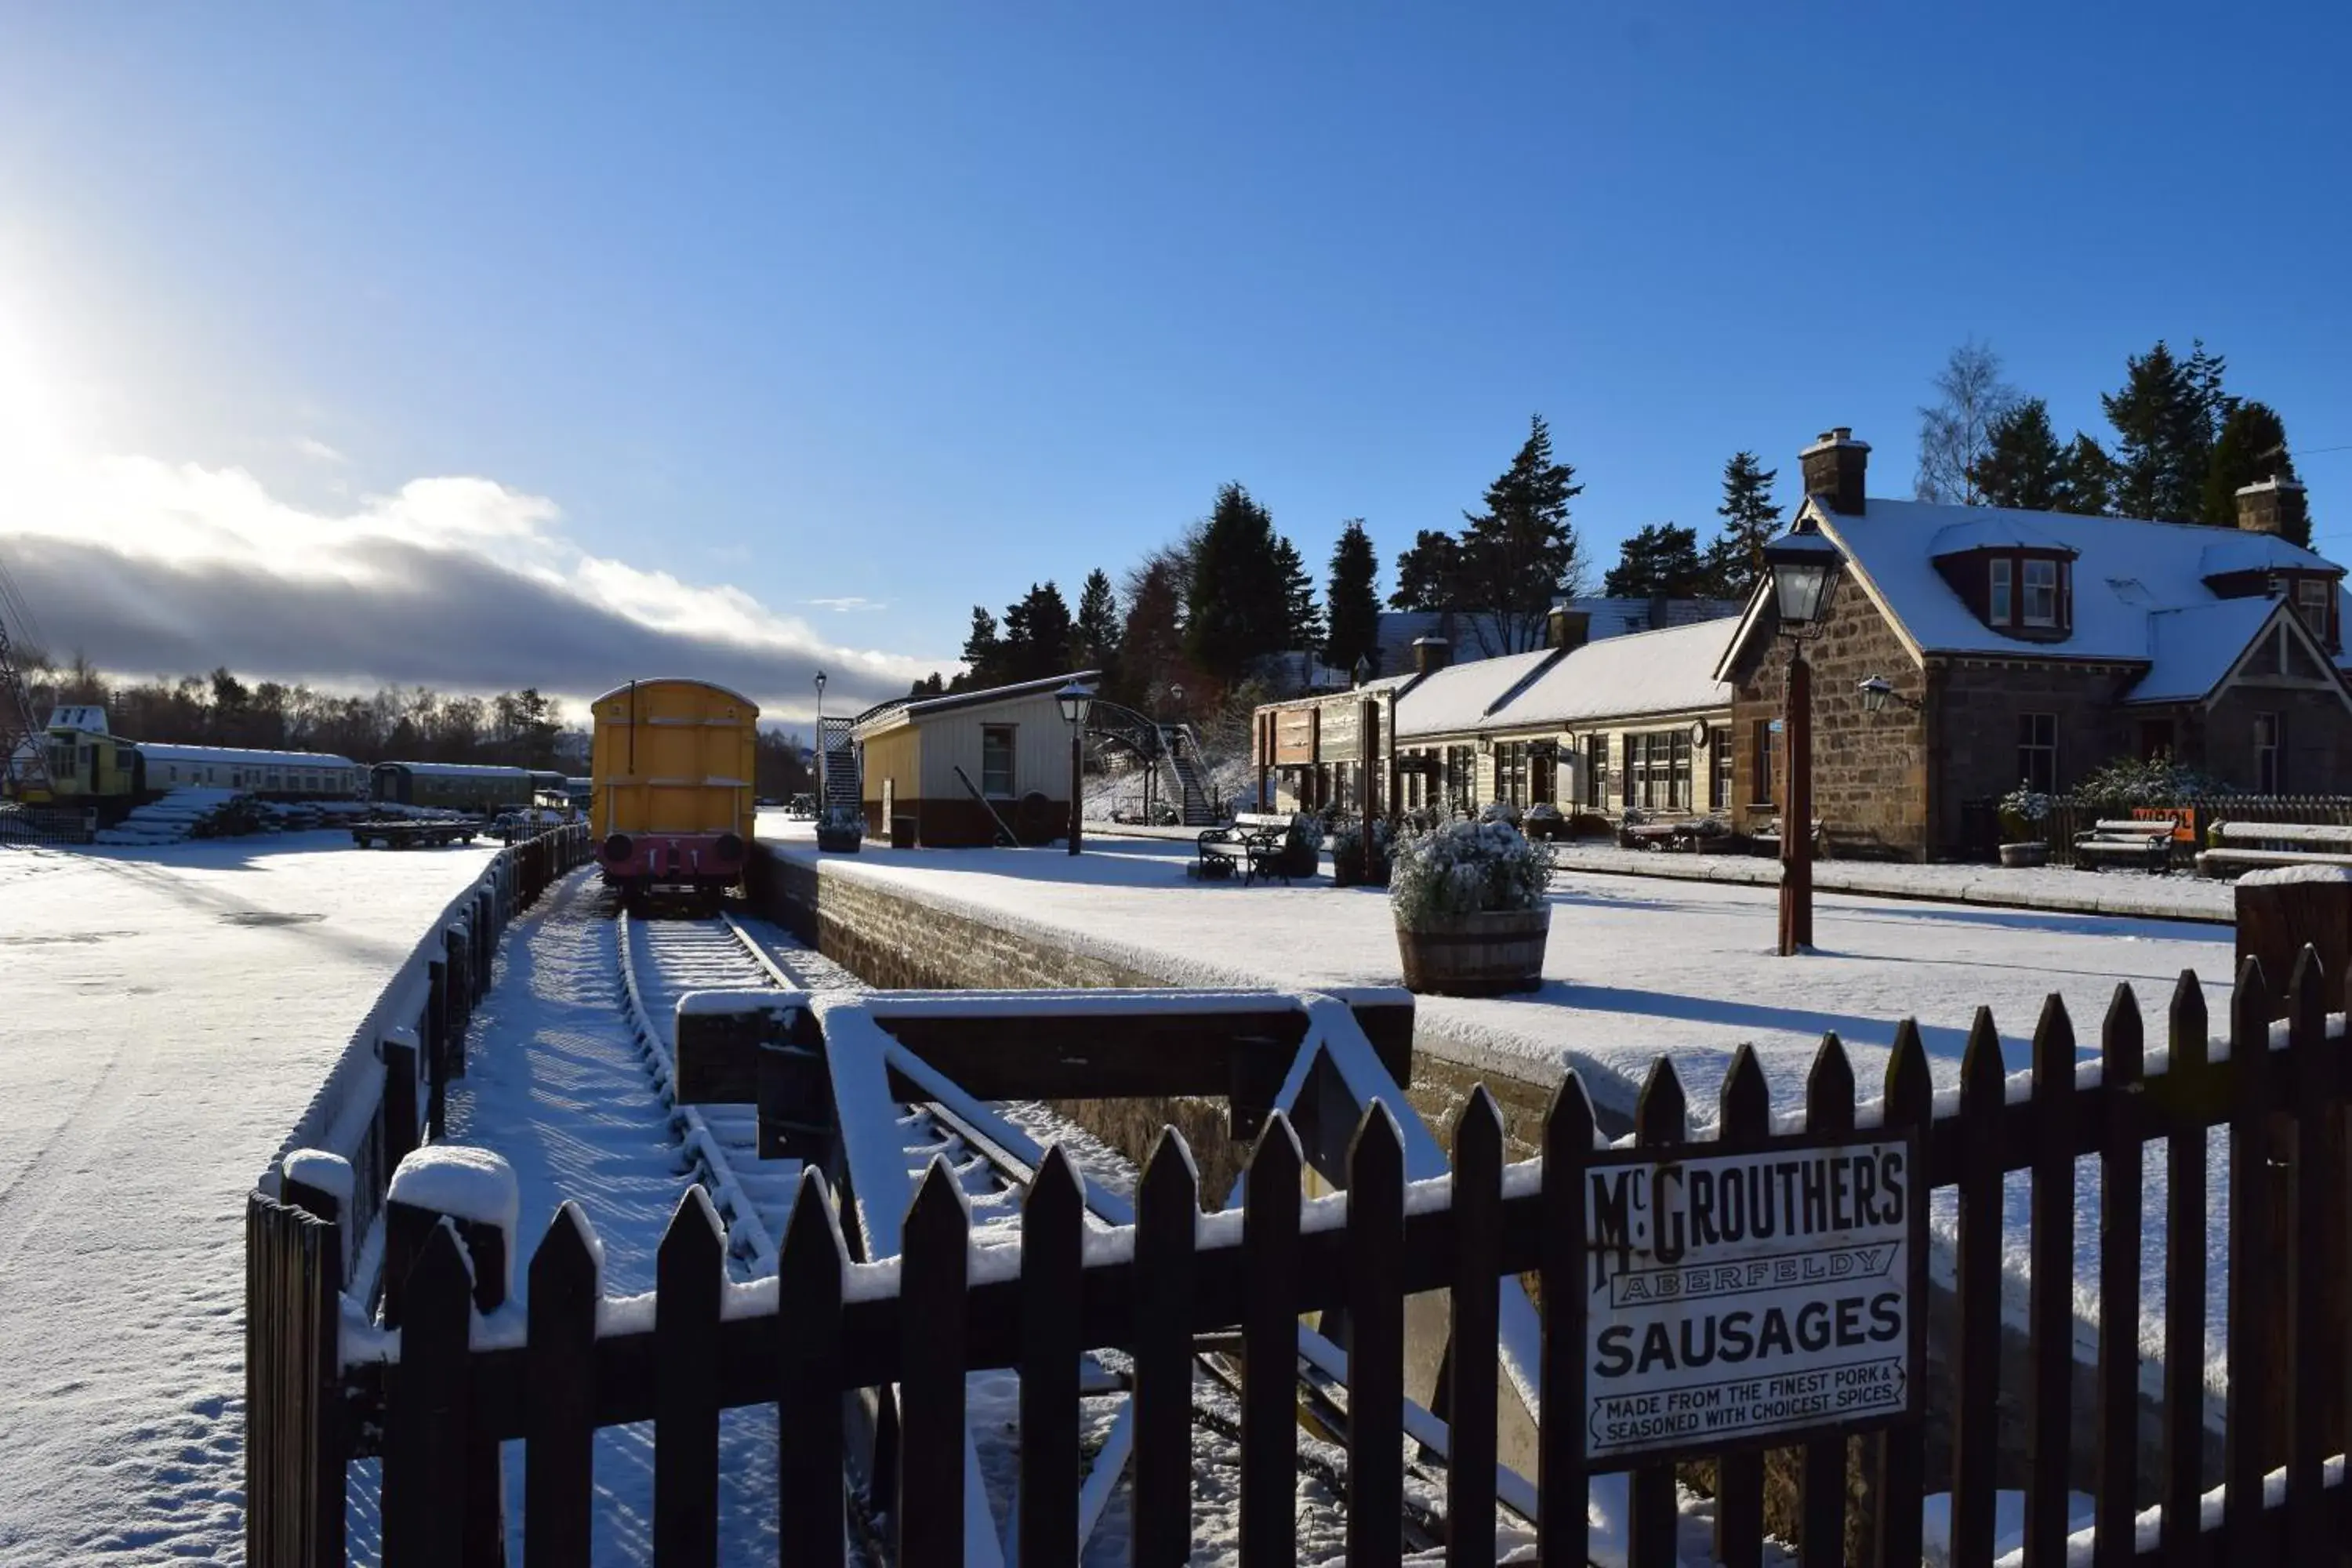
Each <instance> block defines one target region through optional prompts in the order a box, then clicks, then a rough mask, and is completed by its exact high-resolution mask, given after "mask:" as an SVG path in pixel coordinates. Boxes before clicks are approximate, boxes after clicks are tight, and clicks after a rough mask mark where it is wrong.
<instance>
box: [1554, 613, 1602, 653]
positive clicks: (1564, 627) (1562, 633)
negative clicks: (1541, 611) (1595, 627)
mask: <svg viewBox="0 0 2352 1568" xmlns="http://www.w3.org/2000/svg"><path fill="white" fill-rule="evenodd" d="M1591 640H1592V613H1591V611H1590V610H1571V609H1570V608H1569V607H1568V606H1567V605H1553V606H1552V607H1551V614H1550V615H1549V616H1545V617H1544V647H1566V648H1577V647H1583V646H1584V645H1585V644H1586V643H1588V642H1590V641H1591Z"/></svg>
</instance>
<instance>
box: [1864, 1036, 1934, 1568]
mask: <svg viewBox="0 0 2352 1568" xmlns="http://www.w3.org/2000/svg"><path fill="white" fill-rule="evenodd" d="M1935 1092H1936V1090H1935V1083H1934V1080H1933V1079H1931V1078H1930V1077H1929V1076H1928V1072H1927V1047H1926V1045H1925V1044H1924V1043H1923V1042H1922V1041H1921V1040H1920V1038H1919V1026H1918V1025H1917V1023H1916V1022H1915V1021H1914V1020H1912V1019H1909V1018H1906V1019H1904V1020H1903V1022H1902V1023H1901V1024H1899V1025H1897V1026H1895V1048H1894V1050H1893V1051H1892V1052H1891V1053H1889V1055H1888V1056H1887V1058H1886V1078H1885V1096H1886V1098H1885V1113H1884V1120H1883V1125H1884V1126H1885V1129H1886V1131H1888V1132H1890V1133H1900V1132H1903V1131H1906V1130H1908V1129H1911V1128H1917V1129H1919V1130H1920V1131H1921V1132H1922V1134H1923V1135H1924V1133H1925V1132H1926V1130H1927V1125H1928V1122H1929V1121H1930V1119H1931V1118H1932V1117H1933V1115H1934V1111H1935ZM1912 1199H1913V1201H1914V1202H1917V1203H1925V1202H1926V1201H1927V1194H1926V1193H1925V1192H1924V1191H1919V1192H1914V1193H1913V1194H1912ZM1926 1372H1927V1369H1926V1368H1925V1367H1922V1368H1921V1369H1920V1373H1921V1375H1922V1376H1923V1377H1924V1376H1925V1374H1926ZM1914 1409H1915V1411H1916V1414H1915V1415H1911V1416H1910V1417H1908V1418H1907V1419H1905V1420H1902V1421H1898V1422H1896V1423H1895V1425H1894V1426H1890V1427H1888V1428H1887V1429H1886V1430H1885V1432H1883V1433H1881V1434H1880V1435H1879V1436H1878V1437H1877V1438H1876V1439H1875V1440H1874V1447H1875V1449H1876V1453H1877V1464H1876V1466H1875V1468H1874V1472H1873V1473H1874V1482H1875V1484H1874V1488H1873V1492H1874V1507H1875V1509H1876V1513H1877V1521H1876V1522H1877V1534H1876V1545H1877V1552H1876V1558H1877V1562H1878V1568H1917V1564H1918V1562H1919V1557H1920V1542H1919V1538H1920V1535H1921V1520H1920V1506H1919V1500H1920V1494H1921V1493H1922V1492H1923V1491H1925V1490H1926V1489H1927V1398H1926V1394H1925V1393H1924V1391H1923V1392H1922V1394H1921V1397H1920V1398H1919V1400H1918V1401H1917V1402H1916V1405H1914Z"/></svg>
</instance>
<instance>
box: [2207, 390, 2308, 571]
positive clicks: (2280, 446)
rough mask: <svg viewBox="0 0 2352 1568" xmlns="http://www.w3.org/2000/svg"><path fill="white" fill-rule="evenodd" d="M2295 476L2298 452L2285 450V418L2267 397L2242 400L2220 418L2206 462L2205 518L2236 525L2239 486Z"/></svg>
mask: <svg viewBox="0 0 2352 1568" xmlns="http://www.w3.org/2000/svg"><path fill="white" fill-rule="evenodd" d="M2293 478H2294V457H2293V455H2292V454H2290V453H2289V452H2288V451H2287V446H2286V422H2285V421H2284V420H2283V419H2281V418H2280V417H2279V416H2278V411H2277V410H2276V409H2274V408H2273V407H2272V406H2271V405H2269V404H2267V403H2242V404H2239V405H2237V406H2236V407H2234V408H2232V409H2231V411H2230V414H2229V417H2228V418H2227V419H2225V420H2224V421H2223V422H2222V425H2221V437H2220V438H2219V439H2217V440H2216V441H2215V442H2214V443H2213V455H2212V459H2211V461H2210V462H2209V463H2208V464H2207V465H2206V468H2205V510H2204V521H2206V522H2209V523H2210V524H2212V525H2213V526H2214V527H2215V528H2235V527H2237V526H2238V492H2239V491H2240V490H2242V489H2244V488H2245V487H2246V486H2248V485H2251V484H2256V483H2259V482H2260V481H2262V480H2263V479H2293ZM2307 528H2308V524H2306V531H2307ZM2295 542H2296V543H2297V544H2303V543H2307V542H2308V541H2307V540H2302V539H2298V540H2296V541H2295Z"/></svg>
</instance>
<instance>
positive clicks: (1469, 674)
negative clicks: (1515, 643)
mask: <svg viewBox="0 0 2352 1568" xmlns="http://www.w3.org/2000/svg"><path fill="white" fill-rule="evenodd" d="M1559 657H1560V653H1559V649H1558V648H1538V649H1536V650H1535V651H1534V652H1533V653H1508V654H1505V655H1503V656H1502V657H1501V658H1475V659H1472V660H1471V661H1470V662H1469V663H1467V664H1449V665H1447V666H1446V667H1445V668H1444V669H1440V670H1434V671H1433V672H1431V673H1430V674H1428V675H1426V676H1423V678H1422V679H1421V680H1420V682H1419V683H1418V684H1417V685H1415V686H1414V687H1413V688H1412V689H1411V690H1409V691H1407V692H1406V693H1405V694H1404V695H1403V696H1402V697H1400V698H1398V699H1397V705H1396V715H1397V716H1396V731H1397V734H1398V735H1399V736H1400V737H1411V736H1415V735H1450V734H1454V733H1457V732H1459V731H1466V730H1475V729H1477V728H1479V727H1480V726H1481V725H1482V724H1483V723H1484V722H1485V721H1486V715H1487V713H1488V712H1489V711H1490V710H1493V709H1494V708H1495V706H1496V704H1497V703H1500V702H1501V701H1502V700H1504V699H1505V698H1507V697H1508V696H1509V695H1510V694H1511V693H1512V692H1513V691H1515V690H1517V689H1518V687H1519V685H1520V684H1521V683H1522V682H1523V681H1526V680H1527V679H1529V678H1530V677H1532V676H1533V675H1534V674H1535V673H1536V672H1537V671H1538V670H1539V669H1541V668H1543V667H1544V666H1545V665H1547V664H1549V663H1550V662H1551V661H1552V660H1554V659H1556V658H1559Z"/></svg>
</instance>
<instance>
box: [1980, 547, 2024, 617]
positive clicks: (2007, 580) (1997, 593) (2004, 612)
mask: <svg viewBox="0 0 2352 1568" xmlns="http://www.w3.org/2000/svg"><path fill="white" fill-rule="evenodd" d="M2016 569H2017V563H2015V562H2013V561H2011V560H2010V559H2009V557H2007V556H2006V555H2000V556H1995V557H1994V558H1993V563H1992V577H1991V590H1992V591H1991V594H1990V598H1989V599H1988V600H1987V605H1988V608H1987V610H1986V616H1987V618H1988V619H1990V621H1991V622H1992V624H1993V625H1994V626H2007V625H2009V623H2010V622H2011V620H2012V619H2014V618H2015V611H2014V610H2012V609H2011V594H2010V589H2011V584H2012V582H2013V580H2014V579H2013V574H2014V573H2015V572H2016Z"/></svg>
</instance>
